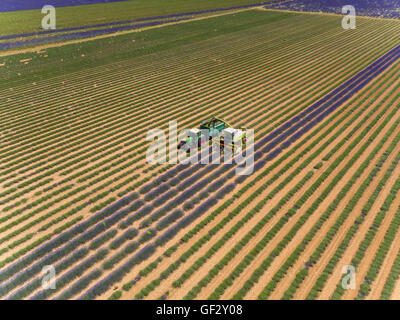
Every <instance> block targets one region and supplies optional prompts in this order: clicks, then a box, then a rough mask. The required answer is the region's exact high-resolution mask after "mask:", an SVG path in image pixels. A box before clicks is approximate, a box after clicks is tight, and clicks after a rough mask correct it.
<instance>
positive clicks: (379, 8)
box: [265, 0, 400, 19]
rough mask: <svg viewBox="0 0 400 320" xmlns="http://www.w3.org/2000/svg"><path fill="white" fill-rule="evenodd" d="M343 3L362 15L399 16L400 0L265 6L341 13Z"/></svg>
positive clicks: (308, 0) (302, 0)
mask: <svg viewBox="0 0 400 320" xmlns="http://www.w3.org/2000/svg"><path fill="white" fill-rule="evenodd" d="M345 5H352V6H354V7H355V8H356V14H358V15H362V16H370V17H384V18H392V19H399V18H400V10H399V8H400V0H352V1H348V0H292V1H286V2H282V3H271V4H270V3H268V4H267V5H266V6H265V8H268V9H280V10H294V11H303V12H328V13H336V14H342V7H343V6H345Z"/></svg>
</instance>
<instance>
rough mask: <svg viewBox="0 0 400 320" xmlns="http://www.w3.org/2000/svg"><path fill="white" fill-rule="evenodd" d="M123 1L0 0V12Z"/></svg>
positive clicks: (119, 0) (120, 0)
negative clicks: (45, 6)
mask: <svg viewBox="0 0 400 320" xmlns="http://www.w3.org/2000/svg"><path fill="white" fill-rule="evenodd" d="M123 1H127V0H1V2H0V12H10V11H22V10H34V9H42V7H43V6H44V5H52V6H55V7H69V6H81V5H87V4H97V3H109V2H123Z"/></svg>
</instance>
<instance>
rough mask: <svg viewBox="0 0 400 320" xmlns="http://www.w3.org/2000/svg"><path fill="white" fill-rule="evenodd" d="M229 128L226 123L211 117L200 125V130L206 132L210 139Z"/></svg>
mask: <svg viewBox="0 0 400 320" xmlns="http://www.w3.org/2000/svg"><path fill="white" fill-rule="evenodd" d="M229 127H231V126H230V125H229V124H228V123H227V122H226V121H224V120H222V119H219V118H216V117H212V118H210V119H207V120H204V121H203V122H202V123H201V124H200V129H203V130H208V132H209V136H210V138H212V137H215V136H218V135H219V134H220V133H221V132H222V130H224V129H225V128H229Z"/></svg>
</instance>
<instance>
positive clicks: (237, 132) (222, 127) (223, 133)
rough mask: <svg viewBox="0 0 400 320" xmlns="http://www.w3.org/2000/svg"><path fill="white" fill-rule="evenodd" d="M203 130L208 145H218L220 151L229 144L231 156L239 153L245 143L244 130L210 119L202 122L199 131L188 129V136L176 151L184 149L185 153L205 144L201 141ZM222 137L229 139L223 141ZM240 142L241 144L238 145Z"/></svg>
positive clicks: (214, 118)
mask: <svg viewBox="0 0 400 320" xmlns="http://www.w3.org/2000/svg"><path fill="white" fill-rule="evenodd" d="M204 130H206V131H207V133H208V139H209V143H210V144H212V143H215V144H218V145H219V146H220V148H221V150H223V148H224V146H225V144H226V143H229V144H231V145H232V152H233V154H237V153H239V152H241V151H242V148H243V145H244V144H245V143H246V129H244V128H240V129H234V128H232V126H231V125H230V124H229V123H228V122H226V121H225V120H223V119H220V118H217V117H212V118H210V119H207V120H204V121H203V122H202V123H201V124H200V129H197V128H194V129H189V134H188V136H187V137H186V138H185V139H183V140H181V141H180V142H179V144H178V149H181V148H182V149H186V151H187V152H190V150H191V149H193V148H200V147H201V145H202V143H205V140H206V139H202V135H203V132H204ZM224 137H230V138H229V141H228V142H227V141H224ZM240 140H241V142H242V143H238V141H240Z"/></svg>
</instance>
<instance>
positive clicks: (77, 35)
mask: <svg viewBox="0 0 400 320" xmlns="http://www.w3.org/2000/svg"><path fill="white" fill-rule="evenodd" d="M187 19H188V18H181V19H170V20H162V21H153V22H148V23H139V24H133V25H129V26H121V27H113V28H108V29H100V30H90V31H81V32H74V33H68V34H63V35H58V36H51V37H43V38H34V39H29V40H19V41H14V42H2V43H0V50H6V49H15V48H19V47H24V46H30V45H38V44H45V43H50V42H56V41H68V40H77V39H84V38H90V37H95V36H99V35H105V34H111V33H115V32H118V31H126V30H134V29H140V28H144V27H151V26H158V25H161V24H165V23H171V22H178V21H182V20H187Z"/></svg>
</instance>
